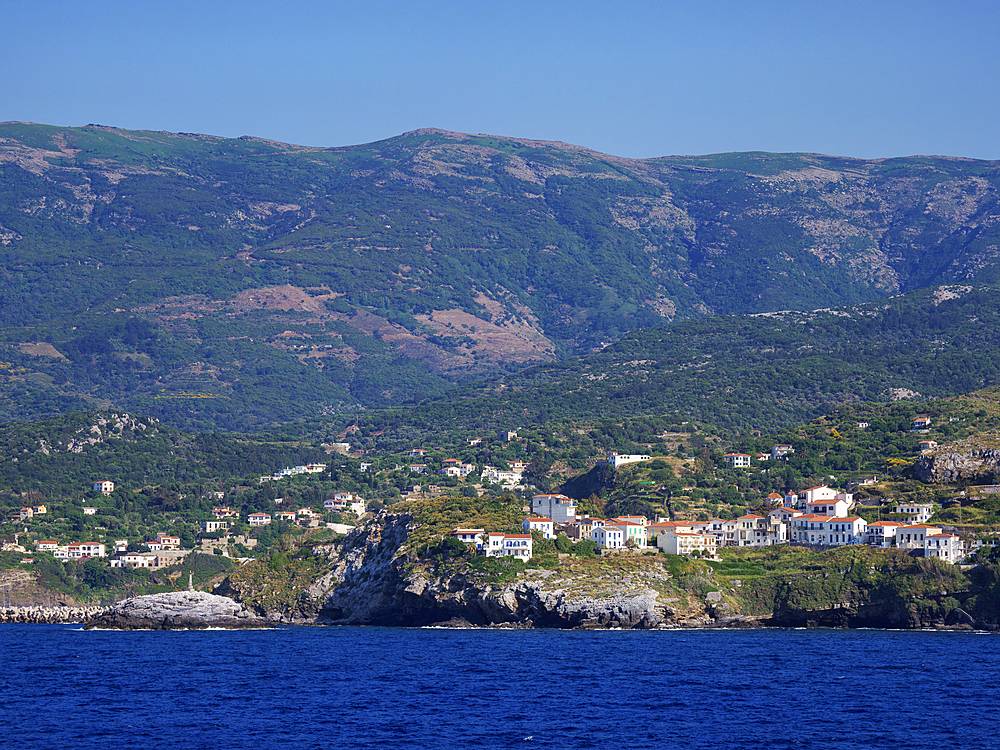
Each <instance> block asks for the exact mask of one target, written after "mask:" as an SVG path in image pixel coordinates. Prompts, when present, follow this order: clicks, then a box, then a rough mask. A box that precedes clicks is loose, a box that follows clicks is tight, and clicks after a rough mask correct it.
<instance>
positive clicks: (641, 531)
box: [603, 519, 646, 547]
mask: <svg viewBox="0 0 1000 750" xmlns="http://www.w3.org/2000/svg"><path fill="white" fill-rule="evenodd" d="M603 528H605V529H610V528H618V529H621V532H622V544H623V545H625V546H628V547H645V546H646V526H645V525H644V524H641V523H636V522H635V521H624V520H621V519H614V520H612V521H608V522H607V523H606V524H605V525H604V526H603Z"/></svg>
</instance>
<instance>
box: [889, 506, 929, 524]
mask: <svg viewBox="0 0 1000 750" xmlns="http://www.w3.org/2000/svg"><path fill="white" fill-rule="evenodd" d="M893 513H900V514H902V515H904V516H906V520H907V522H909V523H924V522H926V521H929V520H931V516H933V515H934V504H933V503H909V504H902V505H897V506H896V507H895V508H893Z"/></svg>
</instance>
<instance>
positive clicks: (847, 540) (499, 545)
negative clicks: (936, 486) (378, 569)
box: [7, 416, 993, 570]
mask: <svg viewBox="0 0 1000 750" xmlns="http://www.w3.org/2000/svg"><path fill="white" fill-rule="evenodd" d="M868 426H869V425H868V424H867V423H859V424H858V429H859V430H863V429H865V428H867V427H868ZM929 426H930V420H929V419H928V418H925V417H923V416H918V417H917V418H916V419H914V421H913V424H912V426H911V432H921V433H924V432H926V431H927V429H928V427H929ZM517 437H518V433H517V432H516V431H501V432H499V433H498V434H497V441H498V442H499V443H500V444H510V443H511V442H512V441H514V440H516V439H517ZM465 442H466V443H467V445H468V447H469V448H470V449H472V448H477V447H479V446H480V445H481V444H482V443H483V438H481V437H472V438H467V439H466V440H465ZM935 445H936V443H934V442H933V441H929V440H928V441H921V442H920V443H919V448H920V449H921V450H927V449H930V448H932V447H934V446H935ZM337 447H338V448H340V449H342V450H343V451H344V455H349V453H348V450H349V444H347V443H338V444H337ZM429 453H430V451H429V450H428V449H424V448H410V449H409V450H408V452H406V453H405V454H403V455H405V457H406V458H409V459H410V462H409V463H407V462H405V461H403V462H397V463H395V464H391V463H390V464H389V465H388V466H385V467H383V471H392V472H396V473H397V474H403V475H408V476H409V477H413V478H415V479H417V480H418V481H419V482H420V483H413V484H408V485H406V489H405V494H404V495H403V496H402V498H401V499H404V500H405V499H410V498H425V499H426V498H428V497H432V498H433V497H437V496H440V495H446V494H447V493H448V492H449V491H455V488H454V487H453V486H452V487H439V486H437V485H435V484H431V483H429V482H428V481H427V479H425V478H423V477H429V476H431V475H437V476H440V477H442V479H443V481H445V482H448V481H450V482H452V483H454V482H456V481H458V482H459V483H462V487H463V488H464V489H463V491H468V490H470V489H471V490H474V492H475V493H477V494H479V495H481V494H483V493H484V492H488V491H489V489H488V488H490V487H492V488H494V490H497V491H503V492H509V493H517V494H519V495H520V496H521V497H523V498H530V500H529V499H526V500H525V505H524V511H525V513H526V516H525V517H524V519H523V523H522V528H521V530H520V533H509V532H510V529H509V528H508V529H507V530H506V531H505V532H501V531H497V530H489V529H483V528H464V527H458V528H455V529H454V530H453V532H452V536H453V537H454V538H455V539H458V540H459V541H461V542H464V543H466V544H468V545H470V546H472V547H474V548H475V550H476V551H477V552H478V553H481V554H483V555H486V556H490V557H508V556H509V557H514V558H517V559H521V560H528V559H530V558H531V557H532V555H533V551H534V549H533V545H534V543H535V542H536V541H539V540H554V539H556V538H557V537H558V536H559V535H561V534H564V535H565V536H566V537H567V538H568V539H570V540H572V541H575V542H579V541H589V542H592V543H593V545H594V549H595V552H597V553H598V554H602V555H606V554H615V553H621V554H629V553H640V554H641V553H650V552H661V553H664V554H670V555H683V556H689V557H699V558H707V559H713V560H717V559H719V553H720V551H721V550H723V549H725V548H760V547H769V546H773V545H802V546H807V547H810V548H817V549H822V548H830V547H838V546H845V545H870V546H874V547H881V548H895V549H900V550H907V551H909V552H910V553H911V554H914V555H921V556H924V557H934V558H938V559H941V560H943V561H945V562H949V563H959V562H961V561H963V560H964V559H965V558H966V557H968V556H969V555H970V554H972V553H974V552H975V551H976V550H977V549H978V548H979V547H980V546H982V545H983V544H990V543H993V542H992V541H987V542H984V541H982V539H974V538H972V537H970V536H969V535H968V534H964V535H959V534H958V533H957V532H956V529H955V528H954V527H949V526H946V525H940V524H938V525H935V524H930V523H928V521H929V520H930V519H931V518H932V516H933V515H934V513H935V506H934V505H933V504H931V503H913V502H910V503H902V504H896V505H889V506H887V507H886V509H885V515H886V516H888V518H886V519H885V520H882V519H881V517H878V518H877V520H871V519H872V518H873V514H872V513H871V512H870V511H871V510H872V507H871V506H865V508H864V510H863V511H862V512H858V511H859V508H858V506H857V504H856V503H855V496H854V494H852V493H851V492H850V491H843V490H840V489H835V488H832V487H830V486H826V485H820V486H815V487H811V488H809V489H806V490H804V491H800V492H788V493H786V494H783V495H782V494H779V493H776V492H772V493H770V494H768V495H767V496H766V497H764V498H763V502H762V503H759V504H757V505H755V506H754V508H753V510H752V512H744V513H742V514H739V515H737V514H732V515H734V516H735V517H731V518H721V517H711V516H710V515H709V514H707V513H704V512H702V513H698V514H697V516H698V517H697V518H696V519H693V518H685V515H693V514H684V515H681V516H680V517H678V516H677V515H676V514H674V512H673V510H670V512H669V515H667V514H666V513H664V514H663V515H653V516H650V515H648V514H646V515H643V514H638V513H630V514H624V515H615V516H613V517H607V518H604V517H600V516H599V515H598V514H596V513H594V512H593V507H594V506H593V504H592V503H591V504H589V505H588V506H587V512H584V513H578V506H579V504H580V503H579V501H578V500H576V499H573V498H571V497H569V496H567V495H564V494H559V493H539V494H534V495H531V494H529V493H530V492H531V490H532V489H535V488H534V487H533V485H531V484H528V483H527V482H526V481H525V473H526V472H527V470H528V464H527V463H526V462H525V461H519V460H514V459H510V458H508V459H507V460H506V461H504V463H503V464H502V466H501V467H499V468H498V467H497V466H495V465H490V464H482V465H478V466H477V465H476V464H475V463H473V462H472V461H470V460H468V459H460V458H454V457H441V456H440V449H437V450H436V451H435V453H436V454H437V455H429ZM794 453H795V448H794V447H793V446H792V445H790V444H785V443H777V444H774V445H773V447H772V448H771V450H770V451H769V452H767V453H760V452H758V453H756V454H754V455H751V454H747V453H734V452H731V453H726V454H724V455H722V456H721V459H722V460H721V465H722V466H723V467H725V468H728V469H732V470H737V469H738V470H751V468H752V467H758V466H764V465H779V464H781V463H782V462H785V461H787V460H788V458H789V457H790V456H792V455H794ZM445 455H447V454H445ZM431 461H433V463H430V462H431ZM658 463H662V460H657V459H654V457H653V456H652V455H649V454H641V453H635V454H626V453H618V452H615V451H611V452H609V453H607V454H605V455H604V456H603V457H602V458H599V459H598V460H597V461H596V463H595V464H594V468H600V467H602V466H604V467H608V468H610V469H611V470H613V472H614V473H616V474H617V472H618V470H620V469H622V468H623V467H628V466H630V465H633V464H647V465H652V466H655V465H657V464H658ZM372 466H373V461H372V460H370V459H369V460H364V459H361V460H358V461H357V463H356V466H355V469H356V471H357V472H359V473H360V474H364V473H366V472H369V471H372V470H373V469H372ZM326 470H327V465H326V464H324V463H310V464H304V465H300V466H293V467H286V468H284V469H280V470H277V471H275V472H273V473H271V474H266V475H263V476H260V477H259V479H258V484H259V485H263V484H265V483H277V482H281V481H282V480H290V479H292V478H295V477H299V476H302V475H312V476H320V475H323V474H324V472H326ZM411 481H412V480H411ZM870 482H874V479H869V480H864V481H862V482H860V483H859V484H867V483H870ZM646 484H650V483H648V482H647V483H646ZM92 489H93V493H94V495H92V497H94V496H97V495H99V496H103V497H105V498H107V497H109V496H111V495H112V494H113V493H114V492H115V483H114V482H113V481H111V480H108V479H102V480H99V481H97V482H94V484H93V487H92ZM682 489H683V490H685V491H690V490H692V489H694V488H691V487H684V488H682ZM536 491H537V490H536ZM276 494H277V493H276ZM212 497H214V498H215V499H216V500H222V499H224V497H225V494H224V493H223V492H214V493H212ZM91 502H93V501H91ZM269 502H270V501H269ZM294 502H295V501H294V500H286V498H284V497H276V498H274V500H273V503H274V507H273V509H269V510H266V511H265V510H260V509H247V508H246V507H245V506H244V508H243V509H234V508H232V507H229V506H226V505H222V504H219V505H216V506H214V507H212V508H211V517H210V518H204V516H202V518H203V519H204V520H200V521H197V522H196V523H197V524H198V525H199V528H198V530H197V533H195V534H194V535H193V536H191V535H190V534H189V536H188V538H187V542H188V543H187V544H185V545H182V543H181V542H182V538H181V536H179V535H178V534H177V533H168V532H156V533H150V534H149V536H148V537H147V538H146V539H144V540H142V541H141V542H137V540H136V539H135V538H134V537H133V538H132V539H131V540H129V539H123V538H114V537H111V536H110V533H108V534H106V535H105V537H106V538H103V539H102V538H101V537H100V536H99V535H98V534H97V533H92V534H90V538H89V539H88V538H85V539H77V540H71V541H67V540H66V539H65V537H63V538H62V539H61V540H60V541H57V540H55V539H52V538H45V537H44V536H42V537H40V536H39V533H38V532H37V531H36V532H29V524H30V522H31V521H32V519H33V518H35V519H36V520H41V518H42V517H43V516H45V515H46V513H47V510H48V509H47V508H46V506H45V505H35V506H25V507H22V508H21V509H20V511H19V513H17V514H15V515H12V516H10V517H8V519H7V520H8V521H9V522H11V523H16V524H21V525H22V526H23V531H22V532H20V533H16V534H15V538H14V543H13V545H10V544H8V545H7V547H9V548H10V549H11V550H12V551H21V552H24V553H28V551H29V549H30V548H31V546H33V548H34V551H35V552H44V553H49V554H51V555H53V556H54V557H55V558H56V559H58V560H61V561H76V562H82V561H85V560H88V559H95V558H96V559H106V560H107V563H106V564H107V565H108V566H109V567H115V568H122V567H128V568H135V569H152V570H156V569H160V568H164V567H168V566H171V565H174V564H176V563H178V562H180V561H181V560H183V559H184V557H185V556H187V555H188V554H190V553H192V552H195V551H199V552H203V553H208V554H215V555H222V556H225V557H233V558H235V559H238V560H240V561H242V562H246V561H247V560H249V559H252V556H253V555H254V554H255V553H254V551H253V550H254V548H255V547H257V546H258V542H259V532H260V531H261V530H262V529H264V528H266V527H269V526H270V525H271V524H272V523H281V524H286V525H287V526H282V527H281V528H282V529H287V530H290V529H291V528H293V527H294V528H301V529H318V528H324V529H328V530H330V531H332V532H333V533H334V534H347V533H349V532H350V531H352V530H353V529H354V528H355V525H356V524H357V523H358V522H359V521H360V520H361V519H363V518H365V517H366V515H368V514H369V511H370V510H371V509H374V510H376V511H377V510H379V509H381V508H382V507H384V506H383V504H382V503H381V502H376V503H375V504H373V505H371V506H369V503H368V502H367V501H366V500H364V499H363V498H362V497H360V496H359V495H358V494H357V493H356V492H347V491H338V492H332V493H330V494H329V495H328V496H327V497H326V498H325V499H323V500H322V501H321V504H320V503H319V502H314V503H308V504H298V505H295V504H294ZM887 502H888V501H887ZM257 507H258V508H259V507H260V506H259V505H258V506H257ZM664 508H665V510H666V509H667V506H664ZM99 510H101V512H102V513H107V512H109V511H108V510H107V509H99V508H98V507H97V506H96V505H83V507H82V512H83V514H84V515H85V516H88V515H90V516H92V515H95V514H96V513H98V511H99ZM747 510H749V509H747ZM877 512H879V511H877ZM862 513H863V515H864V516H867V518H868V519H869V520H866V518H865V517H863V515H862ZM352 519H356V520H352ZM41 528H44V525H43V526H42V527H41ZM100 528H101V527H99V526H98V527H96V528H95V532H96V531H99V530H100ZM22 537H23V539H24V544H22V543H21V538H22ZM258 554H259V553H258Z"/></svg>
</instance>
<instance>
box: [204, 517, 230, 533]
mask: <svg viewBox="0 0 1000 750" xmlns="http://www.w3.org/2000/svg"><path fill="white" fill-rule="evenodd" d="M228 528H229V521H218V520H216V521H202V522H201V530H202V531H204V532H205V533H206V534H214V533H215V532H216V531H225V530H226V529H228Z"/></svg>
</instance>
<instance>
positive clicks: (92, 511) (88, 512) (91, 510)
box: [83, 505, 97, 516]
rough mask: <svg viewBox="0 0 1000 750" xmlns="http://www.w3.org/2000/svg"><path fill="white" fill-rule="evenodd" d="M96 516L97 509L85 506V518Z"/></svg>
mask: <svg viewBox="0 0 1000 750" xmlns="http://www.w3.org/2000/svg"><path fill="white" fill-rule="evenodd" d="M96 514H97V508H93V507H90V506H87V505H84V506H83V515H85V516H93V515H96Z"/></svg>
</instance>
